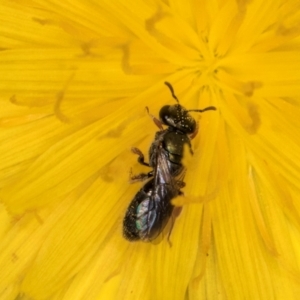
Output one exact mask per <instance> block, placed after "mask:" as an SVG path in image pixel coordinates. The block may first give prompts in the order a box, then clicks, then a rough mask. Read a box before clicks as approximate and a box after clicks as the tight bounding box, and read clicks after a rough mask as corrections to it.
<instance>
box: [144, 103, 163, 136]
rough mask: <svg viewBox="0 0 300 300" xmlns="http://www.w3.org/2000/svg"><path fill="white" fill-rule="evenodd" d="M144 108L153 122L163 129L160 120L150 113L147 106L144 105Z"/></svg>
mask: <svg viewBox="0 0 300 300" xmlns="http://www.w3.org/2000/svg"><path fill="white" fill-rule="evenodd" d="M146 110H147V112H148V115H149V116H150V118H151V119H152V120H153V122H154V124H155V125H156V126H157V127H158V128H159V129H160V130H161V131H162V130H164V128H163V126H162V124H163V123H162V122H161V121H159V120H158V119H157V118H155V117H154V116H153V115H151V114H150V112H149V108H148V107H147V106H146Z"/></svg>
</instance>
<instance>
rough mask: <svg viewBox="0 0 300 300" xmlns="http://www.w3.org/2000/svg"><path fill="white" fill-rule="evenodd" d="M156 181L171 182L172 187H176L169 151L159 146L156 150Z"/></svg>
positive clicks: (157, 182)
mask: <svg viewBox="0 0 300 300" xmlns="http://www.w3.org/2000/svg"><path fill="white" fill-rule="evenodd" d="M154 178H155V183H156V184H169V185H170V186H171V187H174V188H175V187H176V184H175V178H174V176H172V173H171V162H170V161H169V159H168V153H167V151H166V150H164V149H163V148H162V145H159V146H158V149H157V152H156V167H155V174H154Z"/></svg>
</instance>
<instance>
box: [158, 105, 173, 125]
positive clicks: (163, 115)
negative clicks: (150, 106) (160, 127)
mask: <svg viewBox="0 0 300 300" xmlns="http://www.w3.org/2000/svg"><path fill="white" fill-rule="evenodd" d="M169 115H170V105H165V106H163V107H162V108H161V109H160V111H159V118H160V120H161V121H162V122H163V123H164V124H165V125H168V121H167V120H168V118H169Z"/></svg>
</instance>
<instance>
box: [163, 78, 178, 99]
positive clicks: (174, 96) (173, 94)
mask: <svg viewBox="0 0 300 300" xmlns="http://www.w3.org/2000/svg"><path fill="white" fill-rule="evenodd" d="M165 85H166V86H167V87H168V88H169V89H170V91H171V94H172V97H173V98H174V99H175V100H176V101H177V103H178V104H179V100H178V98H177V97H176V95H175V93H174V89H173V87H172V85H171V83H169V82H167V81H165Z"/></svg>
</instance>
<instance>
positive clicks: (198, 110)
mask: <svg viewBox="0 0 300 300" xmlns="http://www.w3.org/2000/svg"><path fill="white" fill-rule="evenodd" d="M207 110H217V108H216V107H214V106H208V107H205V108H203V109H191V110H188V111H196V112H201V113H202V112H204V111H207Z"/></svg>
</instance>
